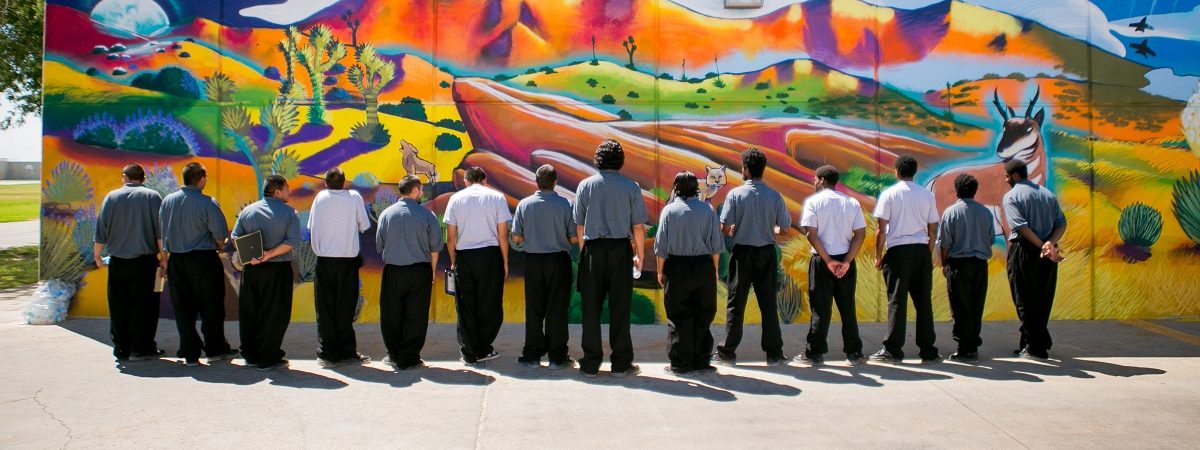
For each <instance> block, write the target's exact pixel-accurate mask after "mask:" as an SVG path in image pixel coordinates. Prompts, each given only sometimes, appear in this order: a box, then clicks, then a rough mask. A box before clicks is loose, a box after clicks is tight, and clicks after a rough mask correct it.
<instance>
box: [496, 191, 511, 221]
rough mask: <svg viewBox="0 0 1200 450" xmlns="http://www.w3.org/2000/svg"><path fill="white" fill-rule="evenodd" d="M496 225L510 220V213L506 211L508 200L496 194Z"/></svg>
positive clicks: (502, 195)
mask: <svg viewBox="0 0 1200 450" xmlns="http://www.w3.org/2000/svg"><path fill="white" fill-rule="evenodd" d="M495 203H496V223H498V224H499V223H503V222H508V221H510V220H512V212H510V211H509V210H508V199H506V198H505V197H504V194H501V193H499V192H497V193H496V202H495Z"/></svg>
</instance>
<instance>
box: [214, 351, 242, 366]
mask: <svg viewBox="0 0 1200 450" xmlns="http://www.w3.org/2000/svg"><path fill="white" fill-rule="evenodd" d="M240 354H241V353H240V352H238V351H237V349H230V350H229V351H227V352H225V353H222V354H219V355H208V358H205V359H206V360H207V361H208V363H209V364H212V363H215V362H217V361H228V360H230V359H233V358H237V357H238V355H240Z"/></svg>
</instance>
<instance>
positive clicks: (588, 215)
mask: <svg viewBox="0 0 1200 450" xmlns="http://www.w3.org/2000/svg"><path fill="white" fill-rule="evenodd" d="M574 218H575V223H576V224H582V225H583V239H584V240H591V239H629V238H631V237H632V236H633V231H632V227H633V226H634V225H637V224H644V223H646V222H647V221H649V220H650V217H649V215H648V214H647V213H646V204H645V203H644V202H643V201H642V188H641V187H639V186H638V184H637V183H636V182H634V181H633V180H630V179H629V178H626V177H625V176H624V175H621V174H620V173H617V171H615V170H601V171H600V173H597V174H595V175H592V176H590V177H587V179H585V180H583V181H582V182H581V183H579V186H578V187H577V188H576V189H575V209H574Z"/></svg>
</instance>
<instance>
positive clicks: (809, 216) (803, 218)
mask: <svg viewBox="0 0 1200 450" xmlns="http://www.w3.org/2000/svg"><path fill="white" fill-rule="evenodd" d="M813 203H814V202H813V201H812V198H811V197H810V198H809V199H808V200H805V201H804V209H803V210H802V211H801V212H800V227H801V228H803V227H815V226H817V216H816V211H815V208H816V207H815V206H813Z"/></svg>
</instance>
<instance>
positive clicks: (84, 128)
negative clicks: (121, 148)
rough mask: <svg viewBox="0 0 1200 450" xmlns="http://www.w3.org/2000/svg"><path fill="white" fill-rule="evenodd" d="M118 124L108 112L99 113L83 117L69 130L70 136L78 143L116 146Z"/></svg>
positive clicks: (106, 146)
mask: <svg viewBox="0 0 1200 450" xmlns="http://www.w3.org/2000/svg"><path fill="white" fill-rule="evenodd" d="M119 129H120V125H118V124H117V119H116V118H114V117H113V116H112V115H111V114H109V113H105V112H102V113H99V114H96V115H94V116H92V117H88V118H86V119H83V121H81V122H79V124H78V125H76V126H75V130H74V131H72V132H71V138H72V139H74V140H75V142H78V143H80V144H86V145H95V146H97V147H104V148H117V132H118V130H119Z"/></svg>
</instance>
